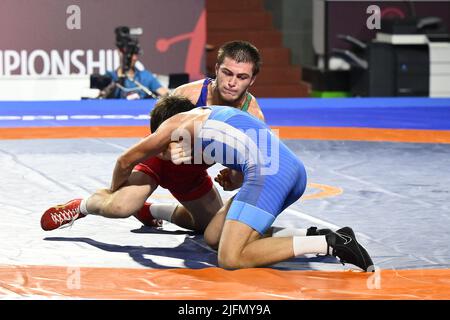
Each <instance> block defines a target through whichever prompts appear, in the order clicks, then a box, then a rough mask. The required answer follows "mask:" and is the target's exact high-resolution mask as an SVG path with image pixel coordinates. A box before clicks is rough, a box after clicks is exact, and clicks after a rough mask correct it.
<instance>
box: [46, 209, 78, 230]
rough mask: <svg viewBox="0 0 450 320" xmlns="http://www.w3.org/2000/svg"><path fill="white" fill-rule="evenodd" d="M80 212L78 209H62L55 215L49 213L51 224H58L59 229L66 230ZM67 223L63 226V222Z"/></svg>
mask: <svg viewBox="0 0 450 320" xmlns="http://www.w3.org/2000/svg"><path fill="white" fill-rule="evenodd" d="M79 214H80V212H79V210H78V208H76V209H64V210H60V211H58V212H55V213H51V214H50V215H51V218H52V220H53V222H55V223H57V224H59V228H67V227H70V226H72V224H73V223H74V221H75V220H76V219H77V218H78V216H79ZM66 221H69V223H66V224H64V222H66Z"/></svg>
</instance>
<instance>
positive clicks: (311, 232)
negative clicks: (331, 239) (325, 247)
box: [306, 227, 332, 236]
mask: <svg viewBox="0 0 450 320" xmlns="http://www.w3.org/2000/svg"><path fill="white" fill-rule="evenodd" d="M330 232H332V231H331V230H330V229H317V227H310V228H308V229H306V235H307V236H326V235H327V234H329V233H330Z"/></svg>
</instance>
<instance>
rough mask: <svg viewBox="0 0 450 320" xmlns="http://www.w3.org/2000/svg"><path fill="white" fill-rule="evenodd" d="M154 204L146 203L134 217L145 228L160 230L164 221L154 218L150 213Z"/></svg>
mask: <svg viewBox="0 0 450 320" xmlns="http://www.w3.org/2000/svg"><path fill="white" fill-rule="evenodd" d="M151 205H152V204H151V203H149V202H146V203H144V206H143V207H142V208H141V209H140V210H139V211H138V212H137V213H135V214H134V217H135V218H136V219H138V220H139V221H140V222H142V224H143V225H144V226H147V227H154V228H158V227H161V226H162V220H160V219H155V218H153V216H152V214H151V213H150V206H151Z"/></svg>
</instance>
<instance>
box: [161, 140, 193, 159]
mask: <svg viewBox="0 0 450 320" xmlns="http://www.w3.org/2000/svg"><path fill="white" fill-rule="evenodd" d="M159 157H160V158H161V159H163V160H168V161H172V162H173V163H174V164H182V163H192V150H191V146H190V145H188V144H186V143H183V141H180V142H171V143H170V144H169V146H168V147H167V149H166V150H165V151H164V152H162V153H160V155H159Z"/></svg>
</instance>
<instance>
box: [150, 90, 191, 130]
mask: <svg viewBox="0 0 450 320" xmlns="http://www.w3.org/2000/svg"><path fill="white" fill-rule="evenodd" d="M194 108H195V105H194V104H193V103H192V102H191V100H189V99H188V98H185V97H182V96H166V97H164V98H161V99H159V100H158V102H156V104H155V107H154V108H153V110H152V112H151V113H150V130H151V131H152V132H155V131H156V130H157V129H158V128H159V126H160V125H161V123H163V122H164V121H166V120H167V119H169V118H170V117H172V116H174V115H176V114H178V113H181V112H186V111H189V110H192V109H194Z"/></svg>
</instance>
